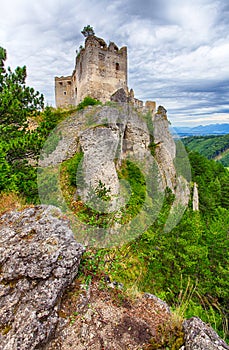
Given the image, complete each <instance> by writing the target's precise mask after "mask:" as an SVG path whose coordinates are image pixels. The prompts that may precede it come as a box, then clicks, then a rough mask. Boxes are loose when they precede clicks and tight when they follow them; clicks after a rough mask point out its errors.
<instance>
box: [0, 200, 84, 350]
mask: <svg viewBox="0 0 229 350" xmlns="http://www.w3.org/2000/svg"><path fill="white" fill-rule="evenodd" d="M83 251H84V248H83V246H81V245H80V244H78V243H77V242H76V241H75V239H74V237H73V233H72V231H71V229H70V228H69V223H68V221H67V220H65V219H64V217H63V215H62V213H61V211H60V210H59V209H57V208H55V207H53V206H36V207H32V208H27V209H25V210H23V211H21V212H10V213H6V214H5V215H3V216H2V217H1V218H0V344H1V345H0V348H1V350H17V349H20V350H32V349H38V348H40V346H42V345H44V344H45V343H46V342H47V341H48V340H49V339H50V337H51V336H52V335H53V334H54V331H55V328H56V325H57V323H58V319H59V316H58V311H59V305H60V301H61V297H62V295H63V292H64V291H65V290H66V287H67V286H68V285H69V284H70V283H71V282H72V280H73V279H74V277H75V276H76V274H77V272H78V266H79V263H80V258H81V255H82V253H83Z"/></svg>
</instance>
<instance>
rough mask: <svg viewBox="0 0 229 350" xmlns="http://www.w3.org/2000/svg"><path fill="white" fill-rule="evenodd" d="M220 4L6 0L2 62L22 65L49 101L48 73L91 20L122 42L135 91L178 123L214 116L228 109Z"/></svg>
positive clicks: (228, 58) (227, 44) (62, 69)
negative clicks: (153, 100) (159, 105)
mask: <svg viewBox="0 0 229 350" xmlns="http://www.w3.org/2000/svg"><path fill="white" fill-rule="evenodd" d="M227 8H228V6H227V0H186V1H181V0H170V1H165V0H153V1H152V0H151V1H148V0H146V1H145V2H144V6H143V3H140V2H139V1H136V0H131V1H130V0H127V1H126V2H125V3H123V1H121V0H114V1H112V2H111V1H109V0H91V1H90V3H89V2H88V1H86V0H83V1H78V2H76V1H74V0H68V1H67V2H66V1H65V0H40V1H37V2H31V1H30V0H20V1H19V0H8V1H6V2H4V3H3V4H1V23H0V45H1V46H3V47H5V48H6V49H7V52H8V62H7V64H8V65H10V66H13V67H15V66H17V65H20V66H21V65H24V64H25V65H26V66H27V70H28V83H29V84H30V85H32V86H33V87H35V88H36V89H38V90H39V91H41V92H43V93H44V94H45V96H46V99H47V101H48V102H49V103H54V76H55V75H68V74H71V72H72V70H73V68H74V60H75V50H76V49H77V48H78V46H79V45H80V44H82V43H83V40H84V39H83V37H82V35H81V33H80V31H81V29H82V28H83V26H84V25H86V24H91V25H92V26H93V27H94V28H95V32H96V35H98V36H101V37H103V38H104V39H105V40H106V41H108V40H112V41H115V42H116V43H117V44H118V45H119V46H122V45H127V46H128V56H129V86H130V87H133V88H134V90H135V92H136V97H139V98H142V99H150V98H152V99H154V98H156V100H157V102H158V104H164V105H165V107H166V109H167V110H168V113H169V114H170V115H171V116H172V118H173V117H175V114H176V116H177V117H176V122H177V123H179V121H180V122H184V121H186V119H187V120H190V123H191V122H192V123H194V119H195V118H198V119H196V120H200V119H201V117H199V115H201V113H202V114H203V119H204V120H207V118H208V119H209V121H210V120H212V118H214V120H217V118H221V117H222V118H227V114H226V112H225V111H228V110H229V102H227V101H228V91H229V89H228V83H227V81H229V79H228V78H229V63H228V62H229V35H228V25H229V24H228V13H227ZM208 103H209V105H210V106H209V108H210V109H209V110H208V111H207V112H206V108H207V107H206V106H207V104H208ZM191 110H194V112H193V113H191ZM195 111H196V112H195ZM185 113H186V119H185ZM211 116H212V117H211ZM178 119H179V120H178ZM223 120H224V121H225V119H223Z"/></svg>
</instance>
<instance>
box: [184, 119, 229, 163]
mask: <svg viewBox="0 0 229 350" xmlns="http://www.w3.org/2000/svg"><path fill="white" fill-rule="evenodd" d="M226 125H227V124H226ZM182 141H183V143H184V145H185V146H186V147H187V148H188V149H189V150H190V151H196V152H199V153H200V154H202V155H203V156H205V157H207V158H208V159H215V160H217V161H219V162H220V163H222V164H223V165H224V166H225V167H229V134H227V135H220V136H215V135H212V136H190V137H184V138H183V139H182Z"/></svg>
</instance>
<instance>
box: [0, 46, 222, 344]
mask: <svg viewBox="0 0 229 350" xmlns="http://www.w3.org/2000/svg"><path fill="white" fill-rule="evenodd" d="M5 60H6V52H5V50H4V49H0V101H1V103H0V136H1V139H0V140H1V141H0V158H1V163H0V193H1V196H0V205H1V208H0V211H1V212H4V211H6V210H7V209H9V208H13V207H15V206H17V205H19V204H21V205H22V206H23V205H29V204H39V196H38V189H37V166H38V157H39V154H40V150H41V149H42V147H43V145H44V142H45V140H46V139H47V137H48V135H49V133H50V131H51V130H52V129H54V128H55V127H56V125H57V124H58V123H59V122H60V121H62V120H64V119H65V118H66V117H67V116H68V115H70V114H71V113H72V112H73V110H56V109H53V108H51V107H46V108H44V99H43V96H42V95H40V94H39V93H38V92H36V91H34V89H32V88H29V87H27V86H26V83H25V80H26V69H25V67H23V68H17V69H16V70H15V72H12V71H11V70H10V69H8V70H6V69H5ZM95 103H96V101H94V100H92V99H86V100H85V101H84V102H83V103H82V104H81V105H80V106H78V107H77V108H78V109H81V108H84V107H85V106H86V105H88V104H95ZM31 120H32V122H33V123H35V124H36V127H35V128H32V127H31V125H32V124H33V123H31ZM228 140H229V139H228V135H225V136H224V137H212V138H209V137H208V138H194V137H193V138H187V139H186V140H185V144H186V145H187V147H188V149H189V160H190V164H191V167H192V181H193V182H196V183H197V185H198V189H199V199H200V210H199V211H196V212H193V210H192V203H191V201H190V205H189V207H188V208H187V209H186V212H185V214H184V215H183V218H182V220H181V221H180V223H179V224H178V225H177V226H176V227H175V228H174V229H173V230H172V231H171V232H166V233H165V232H164V230H163V228H164V224H165V222H166V218H167V216H168V212H169V209H170V207H171V205H172V203H173V200H174V198H173V195H172V194H171V192H170V191H169V190H168V191H167V192H166V196H165V200H164V204H163V208H162V210H161V212H160V215H159V216H158V218H157V219H156V221H155V222H154V224H153V225H152V226H151V227H150V228H149V229H148V230H147V231H146V232H144V233H143V234H141V235H140V236H139V237H138V238H137V239H135V240H134V241H131V242H129V243H128V244H125V245H124V246H120V247H116V248H112V249H90V250H88V251H87V252H86V253H85V255H84V258H83V263H82V266H81V273H82V274H83V275H84V276H85V280H87V281H88V280H89V279H93V278H95V277H96V278H101V280H102V279H103V278H104V276H105V274H106V275H109V276H110V278H111V279H113V280H116V281H118V282H122V283H123V284H124V286H125V288H126V289H128V290H137V291H139V292H141V291H145V292H150V293H153V294H155V295H157V296H159V297H161V298H162V299H164V300H166V301H167V302H168V303H169V304H170V305H172V306H173V308H174V309H176V310H179V311H180V312H181V313H182V315H183V316H185V317H190V316H192V315H196V316H199V317H201V318H202V319H203V320H204V321H206V322H209V323H211V325H212V326H213V327H214V328H215V329H216V330H217V331H218V332H219V334H220V335H221V336H222V337H225V338H227V337H228V323H227V319H228V315H229V308H228V306H229V278H228V277H229V264H228V252H229V236H228V234H229V172H228V170H227V169H226V168H225V167H224V166H223V165H222V164H220V163H219V162H216V161H214V160H209V159H207V158H206V157H208V158H214V157H215V156H217V155H218V153H217V152H219V153H220V152H222V151H223V150H226V147H228ZM202 142H203V143H204V142H205V145H204V146H203V147H202V146H201V143H202ZM193 143H196V145H198V144H199V146H200V147H199V149H198V152H199V153H198V152H194V151H193V149H195V150H196V148H195V147H192V144H193ZM201 147H202V149H205V150H206V152H207V154H205V156H204V155H201V154H200V153H202V151H201ZM80 157H82V154H78V155H76V156H75V157H73V158H72V159H70V160H68V161H67V162H66V163H65V164H63V167H62V174H63V176H62V178H63V179H64V180H63V181H64V185H65V188H67V190H66V191H67V192H68V200H69V203H70V205H71V193H72V189H74V187H75V186H76V184H75V182H74V176H73V175H72V174H75V172H76V169H77V166H78V163H79V159H80ZM120 176H121V177H122V178H125V179H126V180H128V181H129V183H130V184H131V188H132V193H133V195H132V196H131V201H132V204H131V205H130V206H129V212H128V215H132V216H134V215H136V214H137V213H138V211H139V210H140V207H141V203H142V202H141V200H140V199H141V198H142V196H143V197H144V179H143V178H142V174H141V171H140V169H138V168H137V167H136V166H134V165H133V164H131V163H129V164H126V167H125V168H124V169H123V170H122V172H121V174H120ZM98 190H99V193H102V195H103V196H106V195H107V192H106V189H104V188H103V185H102V184H101V188H100V189H98ZM139 196H140V197H141V198H140V197H139ZM139 198H140V199H139ZM85 211H87V208H84V212H83V213H82V211H81V213H80V215H81V217H82V220H88V218H89V217H90V218H92V217H94V216H95V213H93V212H92V211H90V210H89V209H88V212H86V213H85ZM76 215H77V210H76ZM97 216H98V215H97ZM100 219H101V216H100ZM101 224H103V221H102V223H101Z"/></svg>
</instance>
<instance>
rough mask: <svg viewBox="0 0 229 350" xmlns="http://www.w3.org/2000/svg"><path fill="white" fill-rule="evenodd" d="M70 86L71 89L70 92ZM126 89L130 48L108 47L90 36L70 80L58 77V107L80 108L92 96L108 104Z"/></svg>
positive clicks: (56, 85) (113, 45) (56, 87)
mask: <svg viewBox="0 0 229 350" xmlns="http://www.w3.org/2000/svg"><path fill="white" fill-rule="evenodd" d="M67 87H68V89H67ZM120 88H123V89H124V90H125V91H126V92H127V91H128V89H127V48H126V47H122V48H121V49H119V48H118V47H117V46H116V45H115V44H114V43H110V44H109V46H107V44H106V43H105V41H104V40H103V39H100V38H97V37H96V36H89V37H88V38H87V39H86V41H85V48H83V49H82V50H81V51H80V53H79V54H78V55H77V57H76V64H75V69H74V71H73V74H72V76H71V77H61V78H57V77H56V78H55V90H56V105H57V107H60V106H61V107H62V106H63V105H65V106H67V105H71V104H72V105H77V104H78V103H79V102H81V101H82V100H83V99H84V97H86V96H91V97H93V98H96V99H98V100H100V101H101V102H103V103H104V102H106V101H109V100H110V97H111V95H112V94H113V93H114V92H115V91H117V90H118V89H120Z"/></svg>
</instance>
